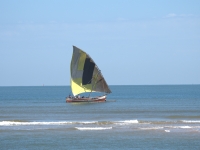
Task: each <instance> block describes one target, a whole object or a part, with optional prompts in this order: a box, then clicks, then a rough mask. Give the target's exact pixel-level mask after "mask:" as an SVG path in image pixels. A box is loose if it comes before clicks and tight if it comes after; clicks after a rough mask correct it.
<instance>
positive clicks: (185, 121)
mask: <svg viewBox="0 0 200 150" xmlns="http://www.w3.org/2000/svg"><path fill="white" fill-rule="evenodd" d="M181 121H182V122H184V123H200V120H181Z"/></svg>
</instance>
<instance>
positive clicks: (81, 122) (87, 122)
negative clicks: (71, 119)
mask: <svg viewBox="0 0 200 150" xmlns="http://www.w3.org/2000/svg"><path fill="white" fill-rule="evenodd" d="M77 123H80V124H94V123H97V121H80V122H77Z"/></svg>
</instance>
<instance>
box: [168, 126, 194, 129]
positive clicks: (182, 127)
mask: <svg viewBox="0 0 200 150" xmlns="http://www.w3.org/2000/svg"><path fill="white" fill-rule="evenodd" d="M166 128H174V129H190V128H192V127H190V126H168V127H166Z"/></svg>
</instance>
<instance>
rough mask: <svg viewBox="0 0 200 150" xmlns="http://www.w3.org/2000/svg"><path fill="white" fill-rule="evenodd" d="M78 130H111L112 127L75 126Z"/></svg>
mask: <svg viewBox="0 0 200 150" xmlns="http://www.w3.org/2000/svg"><path fill="white" fill-rule="evenodd" d="M75 128H76V129H78V130H109V129H112V127H75Z"/></svg>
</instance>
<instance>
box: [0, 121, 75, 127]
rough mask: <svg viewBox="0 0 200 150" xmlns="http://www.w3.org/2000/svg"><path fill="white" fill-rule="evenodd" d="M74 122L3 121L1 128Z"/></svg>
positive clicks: (0, 124)
mask: <svg viewBox="0 0 200 150" xmlns="http://www.w3.org/2000/svg"><path fill="white" fill-rule="evenodd" d="M72 123H73V122H68V121H58V122H19V121H1V122H0V126H20V125H24V126H25V125H26V126H27V125H65V124H72Z"/></svg>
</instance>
